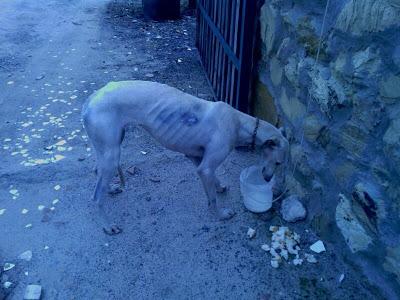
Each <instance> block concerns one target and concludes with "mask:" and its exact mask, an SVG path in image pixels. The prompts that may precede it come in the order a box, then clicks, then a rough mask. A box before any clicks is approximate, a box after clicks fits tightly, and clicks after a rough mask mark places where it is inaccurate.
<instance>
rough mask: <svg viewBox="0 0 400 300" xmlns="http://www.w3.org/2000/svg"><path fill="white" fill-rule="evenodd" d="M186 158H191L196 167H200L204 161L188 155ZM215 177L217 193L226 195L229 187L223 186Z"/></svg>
mask: <svg viewBox="0 0 400 300" xmlns="http://www.w3.org/2000/svg"><path fill="white" fill-rule="evenodd" d="M186 157H187V158H189V159H190V160H191V161H192V162H193V164H194V165H195V166H196V167H198V166H199V165H200V163H201V161H202V157H195V156H189V155H186ZM214 177H215V188H216V191H217V193H225V192H226V191H227V190H228V188H227V186H226V185H223V184H222V183H221V181H219V179H218V177H217V176H214Z"/></svg>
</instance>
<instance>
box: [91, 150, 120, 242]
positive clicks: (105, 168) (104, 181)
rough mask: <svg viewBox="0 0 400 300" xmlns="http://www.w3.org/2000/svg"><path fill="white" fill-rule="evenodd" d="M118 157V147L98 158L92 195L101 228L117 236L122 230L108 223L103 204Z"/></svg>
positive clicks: (116, 167) (116, 166)
mask: <svg viewBox="0 0 400 300" xmlns="http://www.w3.org/2000/svg"><path fill="white" fill-rule="evenodd" d="M119 156H120V150H119V145H118V147H117V148H115V147H113V149H111V150H110V149H107V151H106V152H105V153H102V154H101V155H99V156H98V164H97V165H98V175H97V176H98V179H97V184H96V189H95V193H94V200H95V201H96V203H97V206H98V209H99V214H100V218H101V221H102V227H103V230H104V232H105V233H107V234H110V235H111V234H117V233H120V232H121V231H122V230H121V228H119V227H118V226H117V225H115V224H113V223H111V222H110V220H109V218H108V216H107V214H106V212H105V210H104V202H105V200H106V198H107V193H108V191H109V184H110V182H111V179H112V178H113V176H114V174H115V172H116V171H117V169H118V168H119V166H118V165H119Z"/></svg>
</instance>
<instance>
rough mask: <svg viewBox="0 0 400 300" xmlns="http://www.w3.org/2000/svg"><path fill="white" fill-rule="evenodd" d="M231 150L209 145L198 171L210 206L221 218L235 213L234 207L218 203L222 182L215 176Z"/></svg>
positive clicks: (229, 216)
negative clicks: (218, 191)
mask: <svg viewBox="0 0 400 300" xmlns="http://www.w3.org/2000/svg"><path fill="white" fill-rule="evenodd" d="M229 152H230V149H229V148H228V149H223V148H217V147H208V148H207V149H206V151H205V153H204V156H203V159H202V161H201V163H200V165H199V166H198V168H197V173H198V174H199V176H200V179H201V181H202V183H203V187H204V190H205V192H206V195H207V199H208V206H209V207H210V209H211V210H212V211H213V212H216V213H217V215H218V217H219V219H221V220H228V219H230V218H232V217H233V216H234V215H235V213H234V212H233V210H232V209H230V208H222V207H220V205H218V203H217V186H218V185H219V186H220V183H219V181H218V179H217V177H216V176H215V170H216V169H217V167H218V166H219V165H220V164H221V163H222V162H223V161H224V160H225V158H226V157H227V156H228V154H229Z"/></svg>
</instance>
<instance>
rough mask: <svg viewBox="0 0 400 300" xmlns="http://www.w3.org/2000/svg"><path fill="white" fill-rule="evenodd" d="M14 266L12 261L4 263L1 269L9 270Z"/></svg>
mask: <svg viewBox="0 0 400 300" xmlns="http://www.w3.org/2000/svg"><path fill="white" fill-rule="evenodd" d="M14 267H15V264H12V263H5V264H4V267H3V270H4V271H9V270H11V269H12V268H14Z"/></svg>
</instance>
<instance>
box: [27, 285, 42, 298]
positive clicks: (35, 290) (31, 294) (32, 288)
mask: <svg viewBox="0 0 400 300" xmlns="http://www.w3.org/2000/svg"><path fill="white" fill-rule="evenodd" d="M41 294H42V287H41V286H40V285H36V284H31V285H28V286H27V287H26V290H25V295H24V300H38V299H40V296H41Z"/></svg>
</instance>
